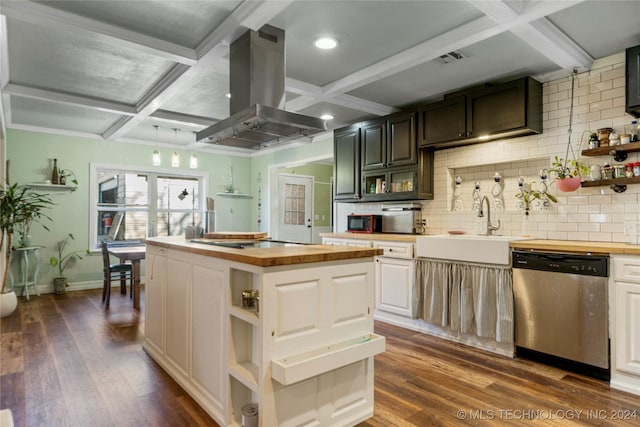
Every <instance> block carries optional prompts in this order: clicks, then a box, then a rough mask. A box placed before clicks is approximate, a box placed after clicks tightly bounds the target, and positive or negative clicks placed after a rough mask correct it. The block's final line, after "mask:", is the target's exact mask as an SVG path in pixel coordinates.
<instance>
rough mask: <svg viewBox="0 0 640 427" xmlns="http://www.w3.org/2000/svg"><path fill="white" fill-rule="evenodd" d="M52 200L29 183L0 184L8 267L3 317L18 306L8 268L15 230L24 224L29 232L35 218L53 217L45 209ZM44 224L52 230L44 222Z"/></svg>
mask: <svg viewBox="0 0 640 427" xmlns="http://www.w3.org/2000/svg"><path fill="white" fill-rule="evenodd" d="M53 204H54V203H53V200H51V198H50V197H49V196H48V195H45V194H38V193H35V192H33V191H31V190H30V189H29V188H28V187H21V186H19V185H18V184H17V183H14V184H12V185H9V184H6V185H5V186H2V187H0V233H2V237H1V239H0V247H5V246H4V243H5V237H6V252H5V267H6V268H5V270H4V274H3V276H2V288H1V292H0V297H1V298H2V300H1V301H0V302H1V304H0V306H1V307H2V317H5V316H8V315H10V314H11V313H13V311H14V310H15V308H16V306H17V299H16V295H15V292H13V291H8V289H7V283H8V279H9V268H10V267H11V252H12V250H11V248H12V243H13V233H14V232H15V231H16V228H22V229H23V232H27V231H24V230H28V229H29V227H30V226H31V224H32V223H33V222H38V223H40V224H42V222H41V220H43V219H46V220H51V218H50V217H49V216H47V215H46V214H45V213H44V211H45V210H46V209H48V208H50V207H51V205H53ZM42 226H43V227H44V228H45V229H46V230H49V229H48V228H47V227H46V226H45V225H44V224H42ZM6 304H8V306H7V305H6ZM11 307H12V308H11Z"/></svg>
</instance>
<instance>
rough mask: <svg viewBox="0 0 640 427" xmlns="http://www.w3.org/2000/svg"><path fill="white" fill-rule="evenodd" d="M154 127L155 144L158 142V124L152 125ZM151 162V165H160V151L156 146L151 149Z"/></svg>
mask: <svg viewBox="0 0 640 427" xmlns="http://www.w3.org/2000/svg"><path fill="white" fill-rule="evenodd" d="M153 127H154V128H156V145H157V144H158V127H159V126H158V125H153ZM151 164H152V165H153V166H160V165H161V164H162V157H160V152H159V151H158V149H157V148H156V149H155V150H153V154H152V155H151Z"/></svg>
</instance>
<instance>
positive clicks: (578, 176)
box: [549, 69, 590, 192]
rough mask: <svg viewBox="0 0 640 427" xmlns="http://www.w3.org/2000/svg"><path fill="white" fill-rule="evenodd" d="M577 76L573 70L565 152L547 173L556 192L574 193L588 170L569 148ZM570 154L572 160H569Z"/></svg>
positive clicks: (557, 158)
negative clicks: (554, 178) (553, 182)
mask: <svg viewBox="0 0 640 427" xmlns="http://www.w3.org/2000/svg"><path fill="white" fill-rule="evenodd" d="M577 74H578V71H577V70H576V69H573V71H572V72H571V105H570V107H569V130H568V133H569V138H568V140H567V151H566V153H565V157H564V159H563V158H560V157H558V156H555V157H554V159H553V162H551V168H550V169H549V172H551V173H552V174H554V175H555V176H556V181H555V183H556V186H557V187H558V190H559V191H564V192H570V191H575V190H577V189H578V188H580V185H581V184H582V175H585V174H588V173H589V170H590V169H589V166H587V165H583V164H581V163H579V162H578V160H576V156H575V152H574V150H573V148H572V147H571V134H572V133H573V129H572V128H571V126H572V124H573V100H574V90H575V82H576V75H577ZM583 135H584V133H583ZM581 142H582V141H580V143H581ZM578 145H579V144H578ZM578 148H580V147H578ZM570 152H571V154H572V156H573V159H569V153H570Z"/></svg>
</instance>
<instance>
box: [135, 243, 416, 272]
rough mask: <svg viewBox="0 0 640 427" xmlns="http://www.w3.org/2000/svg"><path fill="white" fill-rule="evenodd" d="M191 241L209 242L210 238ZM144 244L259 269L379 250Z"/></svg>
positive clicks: (366, 254) (378, 251)
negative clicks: (253, 266) (239, 263)
mask: <svg viewBox="0 0 640 427" xmlns="http://www.w3.org/2000/svg"><path fill="white" fill-rule="evenodd" d="M194 240H198V241H211V242H213V239H194ZM414 240H415V238H414ZM227 241H229V242H233V241H234V240H233V239H227ZM265 242H268V240H265ZM146 243H147V244H148V245H154V246H158V247H162V248H167V249H177V250H180V251H183V252H189V253H193V254H198V255H204V256H210V257H215V258H221V259H225V260H229V261H237V262H241V263H246V264H251V265H256V266H260V267H270V266H276V265H292V264H302V263H308V262H325V261H338V260H346V259H354V258H366V257H373V256H376V255H382V250H381V249H363V248H345V247H342V246H328V245H292V246H279V247H269V248H263V247H255V248H253V247H246V248H243V249H235V248H227V247H222V246H214V245H210V244H205V243H193V242H191V240H187V239H185V238H184V237H182V236H171V237H152V238H149V239H147V240H146Z"/></svg>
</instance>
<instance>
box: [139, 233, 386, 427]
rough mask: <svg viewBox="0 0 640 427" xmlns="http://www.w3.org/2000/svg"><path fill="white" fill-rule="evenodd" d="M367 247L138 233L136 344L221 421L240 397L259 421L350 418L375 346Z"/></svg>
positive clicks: (238, 420) (369, 390)
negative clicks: (140, 318)
mask: <svg viewBox="0 0 640 427" xmlns="http://www.w3.org/2000/svg"><path fill="white" fill-rule="evenodd" d="M379 253H380V251H378V250H376V249H373V248H370V249H359V248H350V249H347V248H344V247H329V246H324V245H310V246H302V247H293V248H247V249H232V248H220V247H213V246H208V245H204V244H195V243H190V242H186V241H185V240H184V239H182V238H181V239H176V238H172V237H169V238H154V239H150V240H149V241H147V270H148V273H147V284H146V300H145V329H146V331H145V341H144V348H145V350H146V351H147V352H148V353H149V354H150V355H151V357H152V358H153V359H154V360H156V361H157V362H158V363H159V364H160V365H161V366H162V367H163V368H164V369H165V371H167V372H168V373H169V374H170V375H171V376H172V377H173V378H174V379H175V380H176V381H178V382H179V383H180V385H181V386H182V387H183V388H184V389H185V390H186V391H187V392H188V393H189V394H190V395H191V396H192V397H193V398H194V399H195V400H196V401H197V402H198V403H199V404H200V405H201V406H202V407H203V408H204V409H205V410H206V411H207V412H208V413H209V414H210V415H211V416H212V417H213V418H214V419H215V420H216V421H217V422H218V423H219V424H221V425H225V426H226V425H242V423H243V420H242V418H243V416H242V415H243V411H242V409H243V407H245V405H248V404H255V405H257V407H258V425H259V426H262V427H267V426H293V425H296V426H297V425H319V426H349V425H355V424H357V423H359V422H362V421H364V420H366V419H367V418H369V417H371V416H372V415H373V378H374V377H373V372H374V371H373V367H374V363H373V356H374V355H375V354H377V353H380V352H381V351H384V337H381V336H378V335H376V334H374V333H373V307H374V299H375V292H374V262H373V257H374V256H375V255H377V254H379ZM245 291H253V292H254V295H256V296H258V298H257V304H256V305H255V306H254V307H246V306H244V307H243V303H242V301H243V300H242V298H243V292H245ZM245 305H246V304H245Z"/></svg>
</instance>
